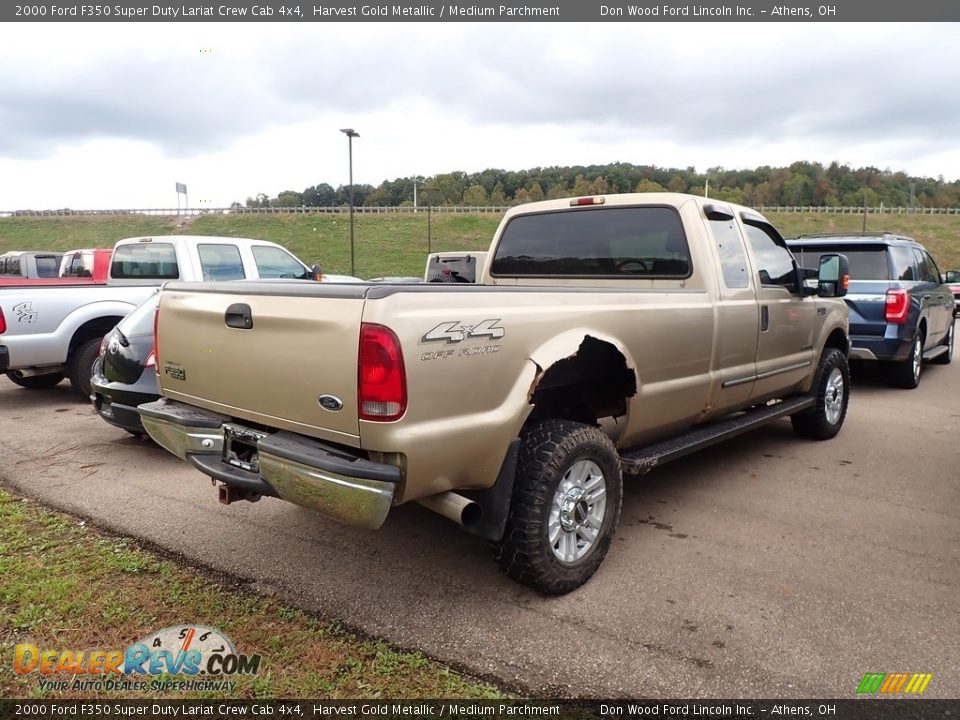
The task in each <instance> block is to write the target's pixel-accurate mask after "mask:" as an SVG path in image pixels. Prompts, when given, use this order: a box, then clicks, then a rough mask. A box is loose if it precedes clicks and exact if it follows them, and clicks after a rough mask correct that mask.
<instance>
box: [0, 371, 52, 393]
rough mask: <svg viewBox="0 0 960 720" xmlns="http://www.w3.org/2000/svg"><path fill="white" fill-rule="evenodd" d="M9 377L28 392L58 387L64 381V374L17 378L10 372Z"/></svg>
mask: <svg viewBox="0 0 960 720" xmlns="http://www.w3.org/2000/svg"><path fill="white" fill-rule="evenodd" d="M7 377H8V378H10V382H12V383H15V384H16V385H19V386H20V387H22V388H27V390H46V389H49V388H52V387H56V386H57V385H59V384H60V383H61V382H62V381H63V373H51V374H49V375H32V376H30V377H17V376H16V375H14V374H13V373H12V372H8V373H7Z"/></svg>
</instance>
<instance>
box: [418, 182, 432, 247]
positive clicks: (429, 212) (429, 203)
mask: <svg viewBox="0 0 960 720" xmlns="http://www.w3.org/2000/svg"><path fill="white" fill-rule="evenodd" d="M435 190H436V188H435V187H429V186H427V185H424V186H423V187H422V188H420V192H422V193H423V194H424V195H426V196H427V255H429V254H430V253H431V251H432V241H433V238H432V237H431V236H430V232H431V223H430V221H431V219H432V212H433V192H434V191H435ZM427 193H430V194H429V195H427Z"/></svg>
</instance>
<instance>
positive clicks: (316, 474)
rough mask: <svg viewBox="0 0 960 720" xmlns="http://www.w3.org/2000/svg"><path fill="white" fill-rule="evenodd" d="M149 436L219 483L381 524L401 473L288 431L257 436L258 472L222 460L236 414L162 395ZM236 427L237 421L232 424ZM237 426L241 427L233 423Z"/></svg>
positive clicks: (145, 408) (144, 413) (151, 413)
mask: <svg viewBox="0 0 960 720" xmlns="http://www.w3.org/2000/svg"><path fill="white" fill-rule="evenodd" d="M138 411H139V413H140V419H141V421H142V423H143V426H144V428H145V429H146V431H147V433H149V435H150V437H152V438H153V439H154V440H155V441H156V442H157V444H158V445H160V446H161V447H163V448H165V449H167V450H169V451H170V452H172V453H173V454H174V455H176V456H177V457H179V458H182V459H184V460H187V461H189V462H190V463H192V464H193V465H194V467H196V468H197V469H198V470H200V471H201V472H203V473H205V474H206V475H209V476H210V477H212V478H213V479H215V480H219V481H220V482H222V483H224V484H226V485H228V486H230V487H233V488H236V489H238V490H242V491H244V492H246V493H250V494H254V495H271V496H275V497H279V498H282V499H284V500H287V501H289V502H292V503H294V504H295V505H300V506H302V507H306V508H309V509H311V510H315V511H317V512H319V513H321V514H322V515H325V516H327V517H329V518H332V519H334V520H338V521H339V522H343V523H346V524H348V525H356V526H358V527H364V528H370V529H376V528H379V527H380V526H381V525H382V524H383V522H384V520H386V518H387V513H388V512H389V511H390V508H391V506H392V505H393V498H394V496H395V494H396V490H397V486H398V483H399V482H400V470H399V468H397V467H395V466H393V465H385V464H383V463H375V462H371V461H370V460H367V459H365V458H362V457H360V456H359V455H356V454H354V453H352V452H351V451H349V450H346V449H344V448H341V447H337V446H334V445H331V444H329V443H324V442H320V441H318V440H313V439H311V438H306V437H303V436H300V435H295V434H293V433H287V432H277V433H273V434H269V435H266V436H265V437H262V438H260V439H259V440H258V441H257V455H258V460H259V471H258V472H252V471H250V470H245V469H241V468H239V467H236V466H234V465H231V464H229V463H226V462H224V461H223V460H222V455H223V442H224V440H223V438H224V436H223V426H224V425H225V424H226V423H230V422H231V421H230V418H228V417H226V416H223V415H219V414H217V413H212V412H208V411H205V410H199V409H197V408H195V407H192V406H190V405H185V404H183V403H179V402H174V401H171V400H168V399H165V398H163V399H160V400H157V401H156V402H152V403H147V404H145V405H141V406H140V407H139V408H138ZM231 424H234V423H231ZM234 425H235V424H234Z"/></svg>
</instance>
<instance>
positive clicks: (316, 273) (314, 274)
mask: <svg viewBox="0 0 960 720" xmlns="http://www.w3.org/2000/svg"><path fill="white" fill-rule="evenodd" d="M310 277H311V278H313V279H314V280H316V281H317V282H322V281H323V270H321V269H320V266H319V265H317V264H316V263H314V264H313V267H312V268H310Z"/></svg>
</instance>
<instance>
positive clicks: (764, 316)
mask: <svg viewBox="0 0 960 720" xmlns="http://www.w3.org/2000/svg"><path fill="white" fill-rule="evenodd" d="M769 329H770V308H768V307H767V306H766V305H761V306H760V332H766V331H767V330H769Z"/></svg>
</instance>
